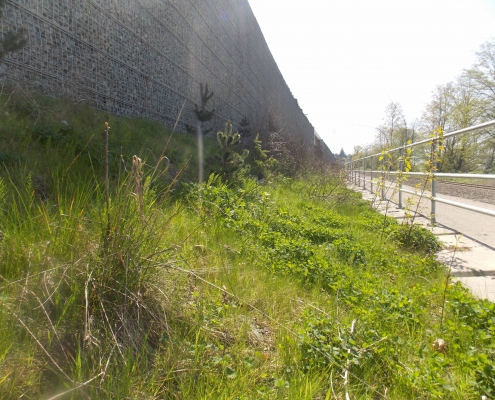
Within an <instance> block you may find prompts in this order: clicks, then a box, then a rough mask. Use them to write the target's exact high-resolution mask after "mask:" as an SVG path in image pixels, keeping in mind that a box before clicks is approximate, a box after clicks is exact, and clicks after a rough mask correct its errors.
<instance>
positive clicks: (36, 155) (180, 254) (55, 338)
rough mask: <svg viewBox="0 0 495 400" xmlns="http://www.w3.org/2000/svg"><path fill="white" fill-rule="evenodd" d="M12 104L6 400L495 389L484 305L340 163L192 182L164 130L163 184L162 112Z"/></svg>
mask: <svg viewBox="0 0 495 400" xmlns="http://www.w3.org/2000/svg"><path fill="white" fill-rule="evenodd" d="M6 100H7V99H6V98H5V97H3V98H2V99H1V102H0V104H1V105H2V106H1V110H0V122H1V126H0V134H1V137H2V148H1V149H0V162H1V164H2V166H1V170H0V177H1V180H0V209H1V212H2V215H1V219H0V231H1V233H0V317H1V319H0V398H5V399H11V398H19V397H22V398H31V399H37V398H45V399H49V398H65V399H69V398H73V399H79V398H81V399H83V398H94V399H96V398H98V399H102V398H108V399H114V398H135V399H154V398H157V399H158V398H170V399H216V398H219V399H253V398H270V399H272V398H281V399H285V398H289V399H335V398H338V399H342V398H344V397H345V394H346V392H348V394H349V395H350V397H351V398H352V399H371V398H374V399H378V398H388V399H421V398H424V399H429V398H441V399H448V398H452V399H469V398H472V399H479V398H480V397H481V395H486V396H488V398H491V397H492V396H494V394H495V393H494V391H495V389H494V388H495V377H494V376H495V374H494V369H493V364H494V353H495V344H494V339H493V337H492V335H493V334H494V330H495V307H494V305H493V304H491V303H488V302H483V301H478V300H475V299H473V298H472V297H471V296H470V295H469V294H468V293H467V292H466V290H464V289H463V288H461V287H460V286H458V285H455V284H451V283H450V282H449V284H448V286H445V269H444V268H443V267H442V266H440V265H439V264H438V263H437V262H436V261H435V260H434V257H433V255H432V253H431V252H432V251H433V250H434V249H435V248H437V245H438V244H437V243H436V241H435V239H434V238H433V237H431V236H430V235H428V233H427V232H425V231H422V230H419V229H418V230H416V229H415V230H413V233H414V235H413V236H412V237H409V236H407V231H406V230H404V229H403V228H401V227H400V226H399V225H397V224H396V223H395V222H393V221H392V220H391V219H388V218H384V217H383V216H381V215H379V214H377V213H375V212H374V211H372V210H370V209H369V206H368V205H367V204H366V203H365V202H363V201H361V200H360V199H359V198H358V197H357V195H356V194H354V193H350V192H348V191H347V190H346V189H345V188H343V187H342V186H340V185H339V179H338V177H336V176H322V175H316V174H310V173H308V174H305V175H302V176H299V177H293V178H287V177H282V176H278V177H273V179H271V180H270V182H269V183H267V184H264V185H259V184H258V183H257V182H256V181H254V180H250V179H239V180H238V181H236V182H235V183H231V184H229V185H227V184H225V183H222V182H221V181H220V180H219V179H218V178H216V179H211V180H210V181H209V182H208V183H206V184H205V185H203V186H202V187H198V185H195V184H187V183H186V182H187V181H188V180H189V179H190V178H191V177H192V176H193V175H194V174H193V171H195V166H194V159H190V156H193V155H194V154H195V151H196V150H195V146H194V141H193V139H192V138H191V137H189V136H185V135H174V136H172V139H171V141H170V143H169V145H168V147H167V149H166V151H165V156H167V157H168V159H169V160H170V161H171V162H172V164H173V165H174V166H176V167H177V169H178V170H180V169H181V167H182V166H183V165H185V163H186V162H187V161H188V160H189V167H188V168H186V169H185V170H184V172H183V173H182V175H181V176H180V179H181V182H182V183H179V184H174V185H172V186H170V185H171V183H172V182H173V180H174V176H175V175H176V173H175V172H174V173H173V174H170V173H169V171H170V169H167V165H168V162H167V160H162V161H161V162H157V160H159V157H160V154H161V151H162V148H163V147H164V144H165V143H166V141H167V140H168V138H169V136H170V132H167V131H166V130H164V129H163V128H161V127H160V126H159V125H158V124H154V123H150V122H145V121H141V120H136V119H126V118H115V117H111V116H106V115H105V114H104V113H101V112H98V111H95V110H92V109H90V108H86V107H73V106H70V105H69V104H65V103H63V102H59V101H54V100H49V99H37V100H36V103H34V102H33V101H31V100H30V101H27V100H24V101H20V100H15V99H10V100H9V101H8V102H7V104H6V105H4V104H5V103H6ZM106 120H108V122H109V124H110V126H111V130H110V167H111V168H110V199H109V204H108V208H107V205H106V201H105V189H104V187H105V185H104V183H105V181H104V152H103V139H102V136H101V132H102V131H103V127H104V122H105V121H106ZM149 149H151V150H149ZM214 151H215V150H214V143H210V146H209V148H208V152H209V153H208V154H209V155H208V156H207V158H210V159H213V154H214ZM134 153H136V154H138V155H139V156H140V157H141V158H142V159H146V164H145V165H144V166H143V167H141V169H139V170H133V168H132V159H131V158H132V155H133V154H134ZM121 154H122V158H121V157H120V155H121ZM157 164H158V167H156V166H157ZM155 167H156V168H155ZM133 171H134V172H133ZM141 173H142V174H141ZM316 193H317V194H320V195H322V194H330V193H331V195H329V196H315V194H316ZM439 338H440V339H442V340H444V341H445V343H446V347H445V348H440V349H437V350H440V351H435V350H433V347H432V345H433V343H434V341H435V340H436V339H439ZM64 392H67V393H66V394H65V395H62V396H57V395H59V394H62V393H64Z"/></svg>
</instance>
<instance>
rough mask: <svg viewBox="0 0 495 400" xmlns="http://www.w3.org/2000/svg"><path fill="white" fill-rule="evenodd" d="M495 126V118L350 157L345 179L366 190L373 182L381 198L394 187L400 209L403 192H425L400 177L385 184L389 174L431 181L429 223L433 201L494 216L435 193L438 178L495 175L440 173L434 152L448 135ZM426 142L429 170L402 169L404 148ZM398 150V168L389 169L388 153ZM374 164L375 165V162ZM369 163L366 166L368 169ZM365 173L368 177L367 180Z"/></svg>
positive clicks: (432, 211)
mask: <svg viewBox="0 0 495 400" xmlns="http://www.w3.org/2000/svg"><path fill="white" fill-rule="evenodd" d="M493 126H495V120H493V121H489V122H485V123H483V124H479V125H474V126H472V127H469V128H465V129H460V130H458V131H455V132H450V133H447V134H444V135H441V136H436V137H433V138H429V139H425V140H421V141H419V142H415V143H410V144H405V145H404V146H402V147H397V148H395V149H391V150H386V151H384V152H382V153H378V154H372V155H370V156H366V157H361V158H358V159H356V160H352V161H351V162H349V163H346V164H345V169H346V174H347V179H348V181H350V182H352V183H354V184H355V185H357V186H361V183H362V187H363V189H365V190H366V189H367V187H366V183H369V184H370V191H371V192H374V191H373V187H374V185H375V186H376V187H377V190H378V191H379V192H381V193H379V194H380V197H381V199H382V200H386V193H385V191H386V189H388V188H394V190H395V191H397V192H398V194H399V201H398V206H399V208H403V196H402V193H408V194H411V195H415V196H423V195H424V193H423V192H422V193H418V192H416V191H411V190H407V189H404V188H403V187H402V182H403V179H397V181H396V182H395V183H393V182H392V183H391V184H388V185H387V183H386V181H387V180H388V177H389V175H392V176H393V175H397V176H400V177H402V176H421V177H423V178H424V179H428V180H429V181H430V183H431V194H430V195H428V198H429V199H430V200H431V210H430V220H431V223H432V224H434V223H436V217H435V213H436V203H437V202H438V203H444V204H448V205H451V206H454V207H459V208H463V209H466V210H470V211H475V212H478V213H482V214H486V215H490V216H492V217H495V211H494V210H490V209H487V208H482V207H476V206H472V205H469V204H465V203H461V202H456V201H451V200H447V199H443V198H440V197H438V196H437V178H464V179H491V180H495V174H455V173H439V172H435V171H436V165H435V163H436V161H435V159H434V158H435V157H433V155H434V154H435V152H436V151H437V146H438V144H439V142H440V141H445V140H447V139H449V138H451V137H454V136H457V135H462V134H470V133H474V132H476V131H478V130H480V129H483V128H490V127H493ZM425 144H429V145H430V149H429V153H430V155H432V160H431V162H432V168H431V171H430V172H406V171H404V161H403V160H404V155H405V154H406V149H408V148H412V147H416V146H420V145H425ZM394 152H399V157H398V160H399V168H398V170H397V171H389V170H388V169H389V166H387V162H388V154H391V153H394ZM375 163H376V164H375ZM368 166H369V169H368V168H367V167H368ZM375 167H381V169H380V170H378V169H374V168H375ZM367 176H369V177H370V179H366V178H367Z"/></svg>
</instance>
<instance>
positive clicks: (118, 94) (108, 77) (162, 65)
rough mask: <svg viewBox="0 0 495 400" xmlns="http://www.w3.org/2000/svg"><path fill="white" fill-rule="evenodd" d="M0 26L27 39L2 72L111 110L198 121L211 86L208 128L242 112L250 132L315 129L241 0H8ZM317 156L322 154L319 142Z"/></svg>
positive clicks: (309, 138)
mask: <svg viewBox="0 0 495 400" xmlns="http://www.w3.org/2000/svg"><path fill="white" fill-rule="evenodd" d="M6 3H7V4H6V8H5V10H4V18H3V19H2V21H1V24H2V30H3V31H5V30H7V29H17V28H19V27H21V26H22V27H25V28H26V29H27V33H28V40H29V44H28V46H26V47H25V48H24V49H23V50H22V51H20V52H18V53H15V54H11V55H10V56H9V57H7V59H6V60H5V62H4V64H3V66H2V69H3V73H4V74H3V76H4V77H6V78H7V79H8V80H14V81H20V82H23V83H25V84H29V85H31V86H33V87H34V88H36V89H37V90H41V91H43V92H44V93H47V94H50V95H55V96H68V97H70V98H73V99H75V100H78V101H87V102H88V103H89V104H91V105H94V106H96V107H98V108H100V109H103V110H107V111H109V112H111V113H115V114H124V115H134V116H141V117H145V118H151V119H155V120H161V121H163V122H164V123H165V124H166V125H168V126H173V125H174V123H175V121H176V119H177V116H178V114H179V112H180V110H181V109H182V108H183V106H184V108H183V113H182V116H181V119H180V123H179V130H181V131H185V130H186V125H191V126H195V125H196V117H195V114H194V112H193V108H194V103H195V102H199V84H200V83H202V82H203V83H208V86H209V88H210V89H211V90H213V92H214V94H215V95H214V97H213V99H212V101H211V103H212V106H213V107H215V110H216V113H215V117H214V119H213V120H212V121H211V122H210V123H209V125H210V126H211V128H213V130H214V131H216V130H219V129H221V128H222V127H223V124H224V123H225V121H226V120H228V119H230V120H231V121H232V122H233V124H234V125H235V126H238V124H239V123H240V121H241V120H242V119H243V118H244V117H246V118H248V120H249V121H250V125H251V129H252V131H261V132H266V131H267V130H268V129H269V128H272V129H273V128H276V129H278V130H280V131H281V132H282V134H285V135H294V134H297V135H298V136H299V137H300V138H301V140H303V141H304V143H305V145H306V148H307V149H308V150H310V151H313V150H314V129H313V127H312V125H311V124H310V122H309V121H308V119H307V117H306V116H305V115H304V114H303V112H302V110H301V109H300V108H299V106H298V104H297V102H296V100H295V99H294V97H293V95H292V93H291V92H290V90H289V88H288V86H287V84H286V82H285V81H284V79H283V77H282V74H281V73H280V71H279V69H278V67H277V64H276V62H275V60H274V59H273V57H272V55H271V53H270V50H269V48H268V46H267V44H266V41H265V40H264V37H263V34H262V32H261V30H260V27H259V25H258V23H257V21H256V18H255V16H254V15H253V12H252V10H251V8H250V6H249V3H248V1H247V0H7V2H6ZM322 145H323V146H324V148H325V151H324V154H329V155H328V157H326V158H328V159H331V158H332V156H331V152H329V150H328V148H327V147H326V145H325V144H324V143H323V144H322Z"/></svg>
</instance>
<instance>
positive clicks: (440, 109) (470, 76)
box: [354, 38, 495, 173]
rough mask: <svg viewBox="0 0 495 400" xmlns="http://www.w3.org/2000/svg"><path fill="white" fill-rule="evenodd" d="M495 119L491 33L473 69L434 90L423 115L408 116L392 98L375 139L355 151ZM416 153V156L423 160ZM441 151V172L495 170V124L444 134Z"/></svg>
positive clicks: (494, 45)
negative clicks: (451, 134) (456, 134)
mask: <svg viewBox="0 0 495 400" xmlns="http://www.w3.org/2000/svg"><path fill="white" fill-rule="evenodd" d="M494 119H495V38H493V39H490V40H488V41H486V42H485V43H483V44H482V45H481V47H480V49H479V51H478V52H477V53H476V62H475V63H474V65H473V66H471V68H468V69H465V70H463V71H462V73H461V74H460V75H459V76H458V77H457V78H456V79H455V80H453V81H451V82H447V83H444V84H441V85H438V86H437V87H436V88H435V89H434V90H433V93H432V97H431V99H430V101H429V103H427V105H426V107H425V110H424V111H423V113H422V115H421V118H419V119H414V120H412V121H407V119H406V118H405V116H404V113H403V111H402V107H401V104H400V103H399V102H390V103H389V104H388V105H387V107H386V109H385V112H384V116H383V123H382V124H381V125H380V126H378V127H377V128H376V136H375V140H374V142H373V143H372V144H371V145H369V146H367V147H366V148H362V147H360V146H356V147H355V148H354V156H355V157H356V156H364V155H369V154H375V153H379V152H380V151H381V150H382V149H391V148H397V147H400V146H402V145H404V144H406V143H408V142H409V141H410V142H416V141H418V140H423V139H426V138H428V137H430V135H432V134H435V133H437V132H438V131H439V130H441V131H442V132H445V133H448V132H453V131H456V130H459V129H463V128H467V127H470V126H473V125H476V124H479V123H483V122H487V121H490V120H494ZM415 151H416V150H415ZM420 152H421V150H420V151H419V153H418V154H417V158H418V159H420V160H421V158H422V154H421V153H420ZM425 152H426V149H425ZM441 156H442V163H441V164H440V168H441V170H442V171H444V172H476V173H495V128H487V129H483V130H480V131H478V132H477V133H475V134H466V135H458V136H455V137H452V138H449V139H446V140H445V142H444V145H443V149H442V154H441ZM356 158H359V157H356ZM418 164H421V162H418Z"/></svg>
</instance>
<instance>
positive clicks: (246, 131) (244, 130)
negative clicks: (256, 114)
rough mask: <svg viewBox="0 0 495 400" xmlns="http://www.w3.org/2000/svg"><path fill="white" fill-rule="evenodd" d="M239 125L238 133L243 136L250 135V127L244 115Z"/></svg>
mask: <svg viewBox="0 0 495 400" xmlns="http://www.w3.org/2000/svg"><path fill="white" fill-rule="evenodd" d="M239 125H240V128H239V134H240V135H241V136H242V137H243V138H247V137H249V136H250V135H251V127H250V126H249V120H248V119H247V118H246V117H244V118H243V119H242V121H241V123H240V124H239Z"/></svg>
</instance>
